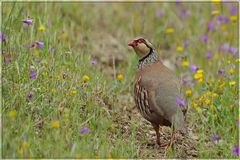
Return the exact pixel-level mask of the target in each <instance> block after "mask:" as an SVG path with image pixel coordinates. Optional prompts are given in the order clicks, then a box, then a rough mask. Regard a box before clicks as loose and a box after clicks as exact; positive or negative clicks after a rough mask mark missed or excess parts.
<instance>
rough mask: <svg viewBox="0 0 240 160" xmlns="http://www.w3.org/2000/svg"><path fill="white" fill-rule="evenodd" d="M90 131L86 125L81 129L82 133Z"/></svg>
mask: <svg viewBox="0 0 240 160" xmlns="http://www.w3.org/2000/svg"><path fill="white" fill-rule="evenodd" d="M88 132H89V129H88V128H86V127H85V128H83V129H81V130H80V133H81V134H85V133H88Z"/></svg>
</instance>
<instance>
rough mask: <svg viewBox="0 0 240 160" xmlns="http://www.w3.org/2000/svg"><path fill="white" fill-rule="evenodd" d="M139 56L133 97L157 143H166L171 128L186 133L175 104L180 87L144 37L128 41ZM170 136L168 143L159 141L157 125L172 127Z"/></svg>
mask: <svg viewBox="0 0 240 160" xmlns="http://www.w3.org/2000/svg"><path fill="white" fill-rule="evenodd" d="M128 45H129V46H131V47H133V49H134V51H135V52H136V54H137V55H138V56H139V63H138V66H137V71H136V78H135V85H134V99H135V103H136V105H137V107H138V109H139V111H140V113H141V115H142V116H143V117H144V118H145V119H147V120H148V121H149V122H151V124H152V126H153V128H154V129H155V131H156V135H157V143H158V144H159V145H160V146H169V144H171V143H172V141H173V139H174V131H175V130H180V131H181V132H182V133H185V132H186V126H185V121H184V115H185V114H184V113H183V110H182V108H181V107H180V106H179V105H178V104H177V103H176V98H177V97H179V92H180V87H179V81H178V79H177V77H176V76H175V75H174V74H173V73H172V72H171V70H169V69H168V68H167V67H165V66H164V65H163V64H162V62H161V61H160V59H159V57H158V54H157V52H156V50H155V49H154V47H153V45H152V44H151V43H150V42H149V41H148V40H146V39H144V38H137V39H134V40H133V41H131V42H129V43H128ZM172 125H173V131H172V137H171V140H170V141H169V142H168V143H165V144H164V143H161V142H160V133H159V126H172Z"/></svg>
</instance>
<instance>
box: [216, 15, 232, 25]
mask: <svg viewBox="0 0 240 160" xmlns="http://www.w3.org/2000/svg"><path fill="white" fill-rule="evenodd" d="M217 19H218V22H219V23H229V22H230V19H229V18H228V17H224V16H222V15H218V18H217Z"/></svg>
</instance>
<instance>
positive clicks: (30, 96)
mask: <svg viewBox="0 0 240 160" xmlns="http://www.w3.org/2000/svg"><path fill="white" fill-rule="evenodd" d="M27 97H28V99H29V100H31V99H32V98H33V93H32V92H29V93H28V95H27Z"/></svg>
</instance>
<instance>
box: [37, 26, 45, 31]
mask: <svg viewBox="0 0 240 160" xmlns="http://www.w3.org/2000/svg"><path fill="white" fill-rule="evenodd" d="M45 29H46V28H45V27H44V26H39V27H38V30H39V31H45Z"/></svg>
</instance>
